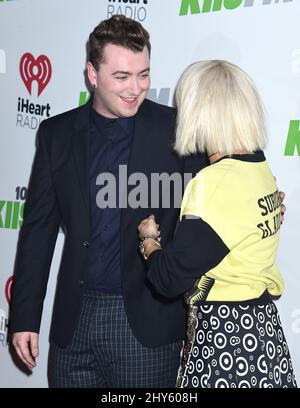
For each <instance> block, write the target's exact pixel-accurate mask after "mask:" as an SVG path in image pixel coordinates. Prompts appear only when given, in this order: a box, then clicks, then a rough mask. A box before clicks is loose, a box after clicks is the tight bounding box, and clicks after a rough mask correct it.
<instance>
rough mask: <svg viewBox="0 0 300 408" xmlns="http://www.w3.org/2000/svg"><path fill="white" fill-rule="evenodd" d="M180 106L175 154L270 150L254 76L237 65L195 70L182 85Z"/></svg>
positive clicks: (212, 64) (208, 64) (206, 64)
mask: <svg viewBox="0 0 300 408" xmlns="http://www.w3.org/2000/svg"><path fill="white" fill-rule="evenodd" d="M176 103H177V109H178V114H177V125H176V139H175V145H174V148H175V150H176V152H177V153H178V154H179V155H180V156H187V155H189V154H192V153H196V152H207V153H208V154H213V153H221V154H228V155H231V154H234V153H237V152H239V151H243V150H246V151H247V152H250V153H253V152H255V151H257V150H262V149H264V147H265V145H266V131H265V120H264V109H263V104H262V101H261V99H260V96H259V94H258V92H257V90H256V87H255V84H254V82H253V81H252V79H251V78H250V77H249V75H248V74H247V73H246V72H244V71H243V70H242V69H241V68H239V67H237V66H236V65H234V64H231V63H229V62H227V61H221V60H212V61H199V62H195V63H194V64H192V65H190V66H189V67H188V68H187V69H186V70H185V71H184V72H183V74H182V75H181V77H180V79H179V82H178V85H177V89H176Z"/></svg>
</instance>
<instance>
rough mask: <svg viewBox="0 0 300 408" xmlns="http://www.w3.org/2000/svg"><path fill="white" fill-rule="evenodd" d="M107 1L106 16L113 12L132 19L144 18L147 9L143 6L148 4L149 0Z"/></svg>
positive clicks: (143, 19) (141, 19)
mask: <svg viewBox="0 0 300 408" xmlns="http://www.w3.org/2000/svg"><path fill="white" fill-rule="evenodd" d="M108 3H109V5H108V6H107V18H110V17H111V16H112V15H113V14H123V16H125V17H128V18H132V19H133V20H137V21H145V20H146V17H147V9H146V7H145V6H147V5H148V3H149V0H108ZM111 3H115V4H111ZM128 3H129V4H130V5H128Z"/></svg>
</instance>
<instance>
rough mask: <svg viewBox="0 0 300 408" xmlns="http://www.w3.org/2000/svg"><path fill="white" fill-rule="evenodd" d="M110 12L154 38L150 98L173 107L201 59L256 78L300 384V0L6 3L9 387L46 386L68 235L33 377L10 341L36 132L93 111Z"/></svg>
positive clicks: (2, 81)
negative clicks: (92, 56)
mask: <svg viewBox="0 0 300 408" xmlns="http://www.w3.org/2000/svg"><path fill="white" fill-rule="evenodd" d="M112 14H125V15H126V16H127V17H131V18H134V19H136V20H138V21H140V22H141V23H142V24H143V25H144V26H145V28H146V29H147V30H148V31H149V32H150V35H151V42H152V48H153V51H152V57H151V73H152V74H151V76H152V85H151V90H150V92H149V95H148V98H149V99H152V100H155V101H158V102H160V103H162V104H166V105H172V104H173V93H174V88H175V85H176V82H177V80H178V78H179V75H180V74H181V72H182V71H183V69H184V68H185V67H186V66H187V65H189V64H190V63H192V62H194V61H196V60H201V59H214V58H217V59H226V60H229V61H231V62H233V63H235V64H237V65H239V66H241V67H242V68H243V69H245V70H246V71H247V72H248V73H249V74H250V75H251V76H252V77H253V78H254V80H255V82H256V84H257V86H258V88H259V91H260V93H261V95H262V97H263V100H264V102H265V105H266V109H267V114H268V130H269V145H268V149H267V151H266V155H267V158H268V160H269V163H270V165H271V168H272V170H273V173H274V175H275V176H276V177H277V182H278V185H279V187H280V189H281V190H283V191H285V193H286V200H285V203H286V205H287V208H288V210H287V215H286V221H285V222H284V225H283V227H282V229H281V243H280V250H279V256H278V264H279V267H280V269H281V272H282V274H283V276H284V280H285V284H286V289H285V292H284V295H283V296H282V298H281V299H280V300H279V302H278V307H279V310H280V313H281V318H282V322H283V325H284V328H285V333H286V337H287V340H288V342H289V346H290V351H291V355H292V358H293V362H294V368H295V372H296V375H297V378H298V383H299V382H300V300H299V299H300V298H299V293H300V269H299V264H300V260H299V243H300V237H299V231H300V216H299V202H300V164H299V155H300V26H299V16H300V0H44V1H40V0H0V169H1V171H0V253H1V255H0V387H47V386H48V384H47V354H48V334H49V325H50V319H51V309H52V302H53V296H54V289H55V284H56V273H57V269H58V265H59V260H60V254H61V249H62V245H63V234H59V237H58V240H57V245H56V250H55V255H54V259H53V262H52V267H51V275H50V280H49V285H48V292H47V298H46V300H45V304H44V313H43V320H42V326H41V335H40V357H39V358H38V362H37V367H36V368H35V369H34V371H33V372H32V373H30V372H28V371H26V370H24V369H23V368H22V367H20V365H18V363H17V362H16V361H15V360H14V359H13V358H12V356H11V354H10V352H9V346H8V342H7V319H8V309H9V301H10V293H11V285H12V274H13V267H14V257H15V252H16V243H17V239H18V232H19V229H20V226H21V224H22V219H23V208H24V202H25V199H26V186H27V183H28V177H29V174H30V169H31V164H32V159H33V156H34V152H35V138H36V132H37V129H38V126H39V123H40V122H41V120H43V119H45V118H47V117H50V116H53V115H56V114H58V113H61V112H63V111H65V110H68V109H71V108H73V107H76V106H79V105H80V104H83V103H85V102H86V100H87V99H88V96H89V94H88V89H87V87H86V77H85V61H86V41H87V38H88V35H89V33H90V32H91V31H92V30H93V28H94V27H95V26H96V25H97V24H98V23H99V22H100V21H101V20H103V19H106V18H108V17H110V16H111V15H112ZM249 188H251V186H249ZM78 216H80V214H79V215H78Z"/></svg>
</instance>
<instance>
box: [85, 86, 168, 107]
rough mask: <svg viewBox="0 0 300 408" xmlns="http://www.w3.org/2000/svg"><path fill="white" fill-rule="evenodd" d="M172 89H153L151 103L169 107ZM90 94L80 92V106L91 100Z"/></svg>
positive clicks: (149, 93)
mask: <svg viewBox="0 0 300 408" xmlns="http://www.w3.org/2000/svg"><path fill="white" fill-rule="evenodd" d="M170 90H171V89H170V88H161V89H160V90H159V91H158V90H157V89H156V88H151V89H149V91H148V95H147V99H150V101H153V102H157V103H160V104H162V105H168V104H169V100H170ZM90 96H91V95H90V93H89V92H87V91H82V92H80V95H79V103H78V106H82V105H85V104H86V103H87V102H88V100H89V99H90Z"/></svg>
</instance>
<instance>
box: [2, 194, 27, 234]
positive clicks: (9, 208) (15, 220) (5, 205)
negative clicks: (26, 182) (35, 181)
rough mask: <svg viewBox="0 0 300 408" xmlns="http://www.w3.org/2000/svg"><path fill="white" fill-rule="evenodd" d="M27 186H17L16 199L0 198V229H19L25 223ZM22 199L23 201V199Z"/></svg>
mask: <svg viewBox="0 0 300 408" xmlns="http://www.w3.org/2000/svg"><path fill="white" fill-rule="evenodd" d="M26 194H27V188H26V187H17V188H16V201H6V200H0V229H15V230H16V229H19V228H21V226H22V224H23V216H24V205H25V203H24V202H22V201H24V200H25V199H26ZM21 200H22V201H21Z"/></svg>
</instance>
